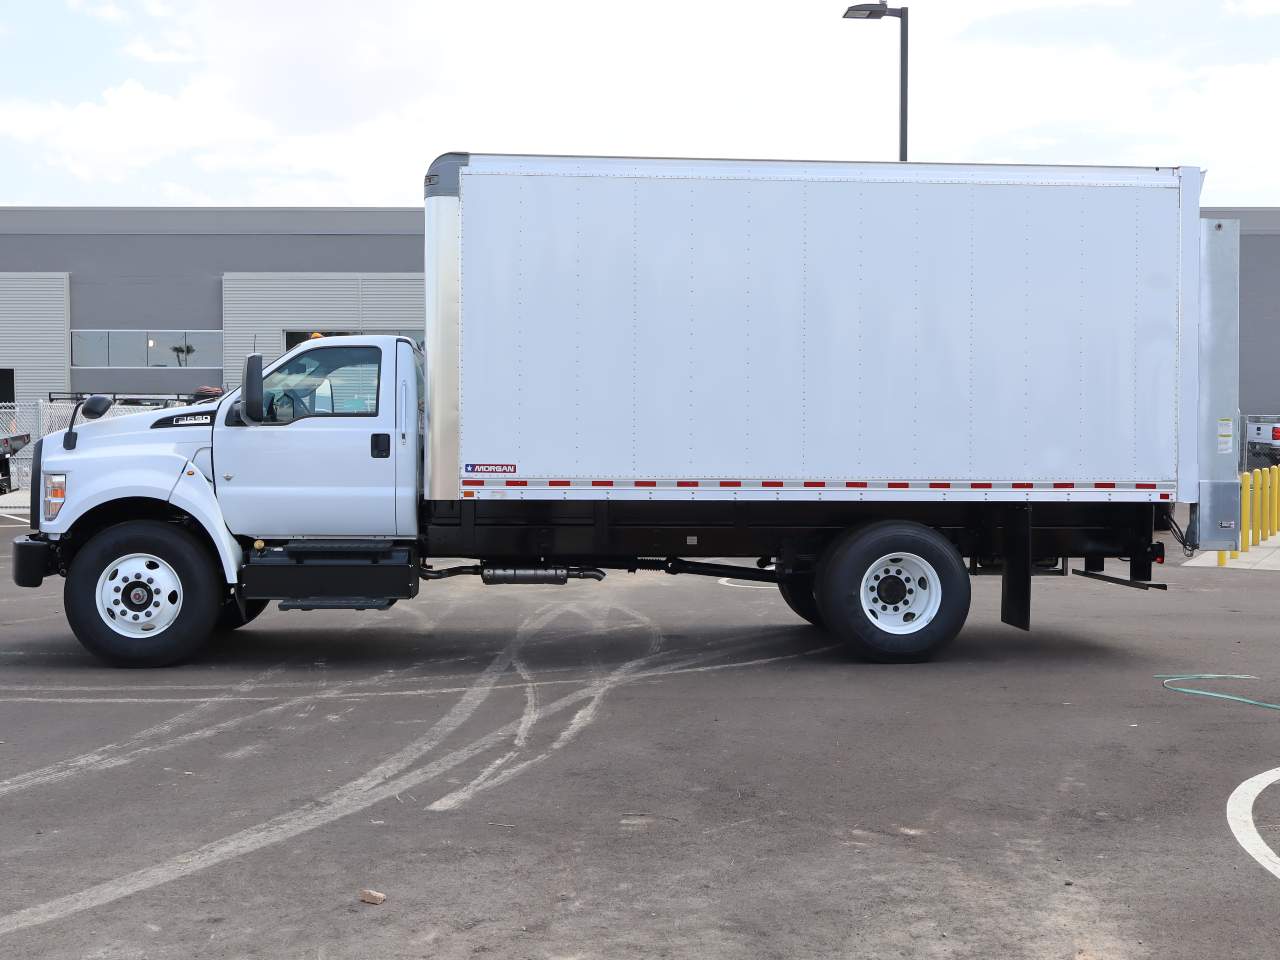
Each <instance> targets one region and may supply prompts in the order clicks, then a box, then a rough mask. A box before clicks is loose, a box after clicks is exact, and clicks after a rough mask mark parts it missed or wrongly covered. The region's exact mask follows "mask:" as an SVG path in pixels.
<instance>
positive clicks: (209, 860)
mask: <svg viewBox="0 0 1280 960" xmlns="http://www.w3.org/2000/svg"><path fill="white" fill-rule="evenodd" d="M544 616H545V613H539V614H535V615H534V618H531V619H541V618H542V617H544ZM547 620H548V621H549V620H550V618H547ZM527 623H528V621H526V624H527ZM521 640H522V638H521V637H520V635H519V633H518V634H517V637H516V638H513V642H512V643H511V644H510V645H509V646H508V647H507V648H506V649H505V650H504V651H503V652H502V653H500V654H499V655H498V656H497V657H496V658H495V659H494V661H493V662H492V663H491V664H490V667H489V668H486V670H485V672H484V673H483V674H481V676H480V677H479V678H477V681H476V684H475V686H474V687H473V691H474V692H473V693H471V694H470V695H466V694H464V696H463V698H462V700H461V701H460V702H459V704H457V705H455V708H454V709H452V710H450V711H449V713H448V714H446V716H445V717H442V718H441V719H440V720H439V721H437V722H436V724H435V725H433V727H432V729H431V730H429V731H427V733H425V734H424V735H423V736H422V737H419V738H417V739H416V740H415V741H413V744H411V745H410V747H406V748H404V749H402V750H400V751H397V753H396V754H393V755H392V756H391V757H389V758H387V759H386V760H384V761H382V762H381V763H379V764H378V765H376V766H375V767H374V768H373V769H372V770H370V771H368V772H367V773H365V774H364V775H362V776H361V777H359V778H357V779H356V780H353V781H351V782H350V783H348V784H346V785H344V786H342V787H339V788H337V789H336V790H333V791H330V792H329V793H328V794H326V795H325V796H323V797H321V798H319V799H318V800H315V801H313V802H311V803H309V804H308V805H307V806H306V807H304V808H302V809H300V810H295V811H290V812H288V813H284V814H280V815H278V816H276V817H273V818H272V819H270V820H267V821H265V822H263V823H261V824H258V825H256V826H253V827H249V828H246V829H244V830H241V831H239V832H237V833H234V834H231V835H230V836H227V837H224V838H222V839H220V840H215V841H213V842H211V843H207V844H204V845H203V846H200V847H197V848H195V849H194V850H191V851H189V852H188V853H185V854H180V855H178V856H175V857H172V858H170V859H168V860H165V861H162V862H161V863H158V864H154V865H152V866H149V867H144V868H142V869H140V870H136V871H133V872H132V873H128V874H124V875H122V876H119V877H116V878H114V879H112V880H107V881H104V882H102V883H99V884H95V885H94V886H91V887H88V888H86V889H84V890H81V891H79V892H77V893H73V894H69V895H66V896H63V897H58V898H56V899H53V900H49V901H47V902H45V903H42V904H37V905H34V906H31V907H27V908H25V909H22V910H18V911H15V912H14V913H10V914H8V915H7V916H3V917H0V935H4V934H6V933H12V932H14V931H16V930H21V929H25V928H28V927H33V926H38V925H41V924H45V923H49V922H51V921H54V920H60V919H63V918H65V917H68V916H71V915H73V914H76V913H80V912H82V911H84V910H90V909H93V908H95V907H99V906H103V905H105V904H108V903H112V902H114V901H116V900H120V899H122V898H124V897H127V896H130V895H132V894H135V893H140V892H142V891H145V890H149V889H152V888H154V887H157V886H160V885H161V884H165V883H169V882H171V881H173V880H177V879H180V878H182V877H186V876H190V875H192V874H195V873H199V872H201V871H203V870H206V869H209V868H211V867H215V866H217V865H219V864H222V863H224V862H226V861H228V860H232V859H235V858H238V857H241V856H245V855H247V854H250V853H253V852H256V851H258V850H261V849H263V848H264V847H268V846H271V845H274V844H276V843H280V842H283V841H285V840H289V839H292V838H293V837H296V836H299V835H301V834H303V833H307V832H309V831H311V830H314V829H316V828H318V827H321V826H324V825H326V824H329V823H332V822H334V821H335V820H339V819H341V818H343V817H346V816H348V815H350V814H352V813H357V812H359V811H361V810H364V809H366V808H368V807H370V806H373V805H374V804H376V803H379V802H381V801H383V800H388V799H391V798H393V797H395V796H396V794H399V793H405V792H407V791H408V790H410V789H412V788H413V787H416V786H418V785H419V784H422V783H425V782H427V781H429V780H432V779H434V778H436V777H439V776H440V775H441V774H443V773H446V772H447V771H449V770H451V769H453V768H454V767H456V766H458V765H459V764H462V763H464V762H466V761H467V760H470V759H471V758H473V757H475V756H478V755H480V754H482V753H484V752H485V751H487V750H489V749H490V748H492V747H493V746H495V745H496V744H499V743H501V742H502V741H503V740H505V739H506V738H508V737H512V736H514V735H515V734H516V733H517V732H518V731H519V729H520V727H521V724H522V723H524V722H525V718H524V717H521V718H519V719H517V720H513V721H510V722H509V723H507V724H505V725H503V726H501V727H499V728H498V729H496V730H493V731H491V732H490V733H488V734H486V735H484V736H482V737H480V738H479V739H477V740H474V741H472V742H471V743H468V744H466V745H464V746H461V747H457V748H455V749H454V750H452V751H451V752H449V753H447V754H445V755H444V756H442V757H440V758H438V759H436V760H434V761H432V762H430V763H427V764H425V765H423V766H420V767H416V768H414V769H407V768H408V767H409V766H411V765H412V764H413V763H414V762H415V761H416V760H418V759H421V758H422V756H423V755H424V754H425V753H426V752H427V751H429V750H430V749H432V747H434V746H435V745H436V744H438V743H439V742H440V741H441V740H443V739H444V736H445V734H446V733H447V732H451V731H452V730H454V729H456V728H457V727H458V726H460V725H461V723H462V722H463V721H464V720H465V719H466V718H467V716H469V715H470V713H472V712H474V710H475V709H476V708H477V707H479V706H480V704H481V703H482V702H483V700H484V698H485V697H486V696H487V695H488V693H489V692H491V691H492V689H493V688H494V686H495V684H494V682H493V681H495V680H496V677H497V675H498V669H497V668H498V665H499V664H504V666H503V669H505V665H510V663H511V661H512V660H513V659H514V654H515V652H516V650H517V649H518V646H519V643H520V642H521ZM756 645H759V644H758V643H757V644H750V645H748V648H749V647H750V646H756ZM812 652H814V651H805V652H802V653H793V654H785V655H781V656H775V657H766V658H760V659H757V660H756V661H754V662H756V663H767V662H773V661H776V660H785V659H790V658H792V657H798V656H803V655H805V653H812ZM725 653H726V651H725V650H723V649H713V650H710V651H706V652H703V653H700V654H697V655H694V656H690V657H685V658H683V659H678V660H674V661H673V662H671V663H669V664H667V665H665V666H661V667H657V668H653V669H645V668H647V667H649V666H650V665H651V664H653V663H654V662H655V661H657V660H659V659H661V658H663V657H667V658H670V654H663V653H654V654H649V655H646V656H643V657H639V658H637V659H635V660H632V661H629V662H627V663H625V664H623V665H622V666H620V667H619V668H618V669H617V670H615V671H614V674H613V675H611V676H616V677H618V682H621V680H622V678H623V677H625V678H626V680H627V681H628V682H632V681H636V680H644V679H656V678H659V677H663V676H666V675H668V674H671V673H673V672H676V671H679V670H698V669H703V667H701V666H699V664H700V663H701V662H702V661H705V660H707V659H710V658H713V657H718V656H723V655H724V654H725ZM723 666H730V665H728V664H726V665H723ZM615 685H616V684H615ZM481 691H483V694H482V693H481ZM598 691H599V688H598V685H596V686H593V687H592V688H588V689H586V690H581V691H574V692H571V693H568V694H566V695H565V696H563V697H561V698H559V699H558V700H554V701H552V702H551V703H548V704H546V705H545V706H539V707H538V708H537V711H536V716H535V718H534V722H537V720H540V719H542V718H545V717H550V716H554V715H555V714H558V713H559V712H560V711H562V710H566V709H569V708H570V707H573V706H576V705H577V704H579V703H581V702H583V701H584V700H585V701H589V700H591V699H592V698H593V697H597V696H598V695H599V692H598ZM464 702H465V706H464V705H463V704H464ZM446 728H447V730H446ZM528 765H529V761H526V763H525V764H521V765H520V766H519V767H517V768H512V769H511V770H509V771H506V773H505V774H499V775H498V776H495V777H494V778H493V781H491V782H495V781H496V782H505V781H506V780H509V779H510V778H511V776H514V775H515V773H514V772H513V771H515V772H519V771H520V770H523V769H526V768H527V766H528ZM495 785H496V783H495Z"/></svg>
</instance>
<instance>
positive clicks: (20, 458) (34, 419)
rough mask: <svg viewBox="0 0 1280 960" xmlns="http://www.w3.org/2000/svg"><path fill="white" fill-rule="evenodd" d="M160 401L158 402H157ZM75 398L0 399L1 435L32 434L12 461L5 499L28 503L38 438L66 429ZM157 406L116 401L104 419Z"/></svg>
mask: <svg viewBox="0 0 1280 960" xmlns="http://www.w3.org/2000/svg"><path fill="white" fill-rule="evenodd" d="M158 405H160V404H157V406H158ZM75 408H76V404H75V401H74V400H37V401H31V402H27V403H0V436H5V437H7V436H10V435H12V434H24V433H26V434H30V435H31V443H30V444H28V445H27V446H26V447H25V448H24V449H22V450H19V451H18V453H17V454H15V455H14V456H13V458H12V459H11V460H10V461H9V471H10V477H11V479H12V482H13V486H14V490H15V492H14V493H11V494H9V495H8V496H7V497H6V498H5V499H6V500H9V499H13V500H15V501H17V500H20V501H21V502H22V503H26V497H27V491H28V489H29V488H30V486H31V457H32V455H33V454H34V453H35V442H36V441H37V440H39V439H40V438H41V437H43V436H44V435H45V434H49V433H55V432H57V431H59V430H65V429H67V426H68V424H70V423H71V414H72V412H73V411H74V410H75ZM150 409H154V408H153V406H152V405H150V404H148V405H138V404H121V403H117V404H114V405H113V406H112V407H111V409H109V410H108V411H107V412H106V414H104V415H103V419H104V420H107V419H110V418H112V417H127V416H129V415H130V414H134V413H144V412H146V411H147V410H150Z"/></svg>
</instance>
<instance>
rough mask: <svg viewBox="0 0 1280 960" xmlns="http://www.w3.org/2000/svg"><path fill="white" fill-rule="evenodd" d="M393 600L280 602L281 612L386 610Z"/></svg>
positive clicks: (324, 599) (369, 598)
mask: <svg viewBox="0 0 1280 960" xmlns="http://www.w3.org/2000/svg"><path fill="white" fill-rule="evenodd" d="M393 603H395V600H393V599H388V598H387V597H303V598H301V599H296V600H281V601H280V609H281V610H386V609H387V608H388V607H390V606H391V605H392V604H393Z"/></svg>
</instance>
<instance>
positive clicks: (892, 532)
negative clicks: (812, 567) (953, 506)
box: [817, 520, 970, 663]
mask: <svg viewBox="0 0 1280 960" xmlns="http://www.w3.org/2000/svg"><path fill="white" fill-rule="evenodd" d="M969 599H970V584H969V573H968V571H967V570H966V569H965V566H964V560H963V559H962V558H961V556H960V553H959V551H957V550H956V548H955V547H954V546H953V545H952V544H951V541H949V540H948V539H947V538H946V537H944V536H942V534H940V533H938V532H937V531H936V530H934V529H932V528H931V527H926V526H924V525H922V524H919V523H908V522H905V521H897V520H886V521H882V522H879V523H873V524H870V525H869V526H866V527H863V528H861V529H859V530H851V531H849V532H848V533H847V534H845V535H844V536H842V537H840V538H839V539H838V540H836V541H835V542H834V543H833V544H832V545H831V546H830V547H829V548H828V550H827V552H826V554H825V556H824V557H823V560H822V563H821V565H820V566H819V573H818V581H817V600H818V607H819V609H820V610H821V611H822V618H823V622H824V623H825V624H826V626H827V629H828V630H830V631H831V632H832V633H833V634H834V635H836V636H837V637H839V638H840V639H842V640H843V641H844V642H845V643H846V644H847V645H848V646H849V648H850V649H851V650H852V651H853V652H854V653H855V654H857V655H858V656H860V657H863V658H865V659H867V660H874V661H877V662H881V663H917V662H919V661H922V660H928V659H929V658H930V657H932V656H934V655H935V654H936V653H937V652H938V651H939V650H941V649H942V648H944V647H945V646H946V645H947V644H949V643H950V642H951V641H952V640H954V639H955V638H956V635H957V634H958V633H959V632H960V629H961V627H963V626H964V622H965V619H966V618H967V617H968V616H969Z"/></svg>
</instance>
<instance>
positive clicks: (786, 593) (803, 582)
mask: <svg viewBox="0 0 1280 960" xmlns="http://www.w3.org/2000/svg"><path fill="white" fill-rule="evenodd" d="M813 586H814V578H813V572H812V571H808V572H806V573H793V574H792V575H791V576H789V577H787V578H786V579H785V580H779V581H778V592H779V593H781V594H782V599H783V600H785V601H786V602H787V606H788V607H790V608H791V610H792V612H794V613H795V615H796V616H798V617H800V618H801V619H802V620H808V621H809V622H810V623H812V624H813V625H814V626H815V627H821V626H822V625H823V624H822V611H821V610H819V609H818V600H817V598H816V597H815V596H814V595H813Z"/></svg>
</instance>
